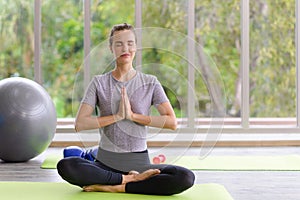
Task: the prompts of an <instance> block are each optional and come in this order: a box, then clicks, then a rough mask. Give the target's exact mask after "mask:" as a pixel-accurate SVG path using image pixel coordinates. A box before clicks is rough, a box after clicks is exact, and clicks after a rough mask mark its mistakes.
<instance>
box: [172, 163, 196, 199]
mask: <svg viewBox="0 0 300 200" xmlns="http://www.w3.org/2000/svg"><path fill="white" fill-rule="evenodd" d="M167 171H168V172H167V173H169V174H172V175H173V176H172V177H173V178H172V180H171V182H172V184H171V185H173V191H170V192H171V194H178V193H181V192H183V191H185V190H187V189H189V188H191V187H192V186H193V185H194V182H195V175H194V173H193V172H192V171H191V170H189V169H186V168H183V167H179V166H172V167H168V169H167Z"/></svg>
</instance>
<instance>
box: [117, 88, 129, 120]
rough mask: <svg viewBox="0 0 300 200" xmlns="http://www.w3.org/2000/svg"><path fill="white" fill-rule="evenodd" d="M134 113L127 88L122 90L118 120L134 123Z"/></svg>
mask: <svg viewBox="0 0 300 200" xmlns="http://www.w3.org/2000/svg"><path fill="white" fill-rule="evenodd" d="M132 115H133V112H132V110H131V105H130V101H129V98H128V95H127V92H126V88H125V87H122V89H121V100H120V104H119V111H118V113H117V118H118V120H123V119H128V120H130V121H132Z"/></svg>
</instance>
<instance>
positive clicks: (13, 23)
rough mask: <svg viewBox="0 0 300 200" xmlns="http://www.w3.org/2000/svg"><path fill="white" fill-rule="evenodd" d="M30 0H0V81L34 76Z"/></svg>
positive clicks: (32, 3)
mask: <svg viewBox="0 0 300 200" xmlns="http://www.w3.org/2000/svg"><path fill="white" fill-rule="evenodd" d="M33 6H34V1H33V0H16V1H0V80H1V79H3V78H8V77H12V76H22V77H26V78H29V79H33V77H34V67H33V64H34V63H33V58H34V54H33V53H34V33H33V30H34V29H33V16H34V15H33V13H34V12H33Z"/></svg>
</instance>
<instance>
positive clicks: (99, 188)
mask: <svg viewBox="0 0 300 200" xmlns="http://www.w3.org/2000/svg"><path fill="white" fill-rule="evenodd" d="M83 191H85V192H125V185H97V184H96V185H89V186H84V187H83Z"/></svg>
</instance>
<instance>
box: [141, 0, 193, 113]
mask: <svg viewBox="0 0 300 200" xmlns="http://www.w3.org/2000/svg"><path fill="white" fill-rule="evenodd" d="M187 3H188V1H185V0H176V1H174V0H167V1H160V0H144V1H143V4H142V26H143V31H142V47H143V49H142V71H143V72H144V73H147V74H153V75H155V76H156V77H157V78H158V80H159V81H160V82H161V84H162V86H163V88H164V90H165V92H166V94H167V96H168V98H169V99H170V102H171V104H172V106H173V108H174V110H175V113H176V116H177V117H187V103H188V98H187V97H188V60H187V37H186V34H187V24H188V23H187V5H188V4H187ZM155 27H157V28H155Z"/></svg>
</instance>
